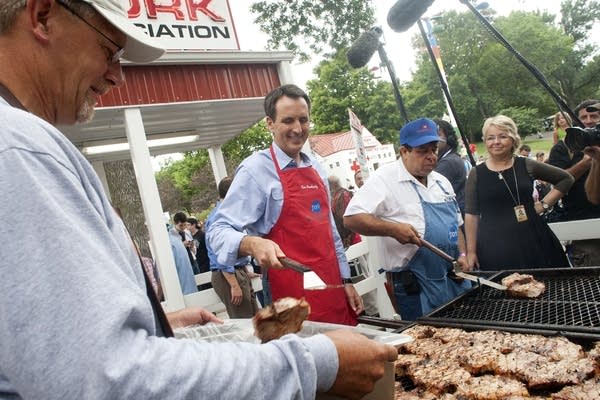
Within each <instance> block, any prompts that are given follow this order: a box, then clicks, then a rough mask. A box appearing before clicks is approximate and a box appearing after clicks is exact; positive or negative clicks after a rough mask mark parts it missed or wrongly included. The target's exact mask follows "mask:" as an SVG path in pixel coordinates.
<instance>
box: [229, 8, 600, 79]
mask: <svg viewBox="0 0 600 400" xmlns="http://www.w3.org/2000/svg"><path fill="white" fill-rule="evenodd" d="M372 2H373V4H375V7H376V22H375V25H377V26H381V27H383V31H384V34H383V40H384V43H386V44H385V50H386V52H387V54H388V58H389V59H390V61H391V63H392V65H393V66H394V69H395V71H396V76H397V77H398V79H400V81H407V80H410V78H411V72H412V69H413V68H414V62H415V53H414V51H413V50H412V48H411V43H410V40H411V38H412V37H413V36H414V35H416V34H418V33H419V29H418V27H417V25H416V24H415V25H414V26H413V27H412V28H410V29H409V30H408V31H406V32H402V33H397V32H394V31H392V30H391V29H390V28H389V27H388V26H387V14H388V11H389V9H390V8H391V7H392V5H394V4H395V3H396V0H372ZM249 3H250V2H249V1H241V0H229V4H230V7H231V11H232V14H233V19H234V22H235V26H236V31H237V34H238V38H239V41H240V49H241V50H255V51H260V50H264V49H265V45H266V42H267V35H266V34H264V33H262V32H260V30H259V29H258V26H256V25H255V24H254V23H253V19H254V17H253V15H252V14H251V13H250V12H249V5H248V4H249ZM487 3H489V5H490V7H491V8H493V9H494V10H496V12H497V13H498V14H499V15H508V14H509V13H510V12H511V11H513V10H523V11H536V10H541V11H544V10H546V11H548V12H550V13H552V14H556V15H558V14H559V13H560V0H488V1H487ZM446 10H456V11H458V12H464V11H468V10H469V9H468V8H467V6H465V5H464V4H462V3H461V2H460V1H459V0H437V1H435V2H434V3H433V4H432V5H431V6H430V7H429V8H428V10H427V11H426V12H425V14H424V16H433V15H436V14H438V13H440V12H443V11H446ZM596 31H597V30H596ZM501 33H502V32H501ZM517 50H518V49H517ZM441 51H442V58H443V52H444V49H441ZM319 60H320V57H314V60H313V61H312V62H311V63H307V64H298V63H294V62H293V63H292V73H293V75H294V80H295V83H296V84H297V85H299V86H301V87H304V88H306V86H305V83H306V81H307V80H310V79H314V78H315V76H314V74H313V73H312V70H313V68H314V66H315V65H316V64H317V63H318V62H319ZM378 62H379V61H378V57H377V55H375V56H374V57H373V59H372V60H371V62H370V63H369V66H377V64H378Z"/></svg>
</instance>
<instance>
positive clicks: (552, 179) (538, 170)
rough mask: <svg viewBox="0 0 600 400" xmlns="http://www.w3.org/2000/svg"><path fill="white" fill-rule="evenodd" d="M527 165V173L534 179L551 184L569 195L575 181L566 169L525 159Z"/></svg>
mask: <svg viewBox="0 0 600 400" xmlns="http://www.w3.org/2000/svg"><path fill="white" fill-rule="evenodd" d="M525 165H526V167H527V173H528V174H529V176H531V177H532V178H533V179H540V180H542V181H545V182H549V183H551V184H552V185H553V186H554V188H555V189H557V190H558V191H560V192H561V193H567V192H568V191H569V189H571V186H573V182H575V179H574V178H573V176H572V175H571V174H569V173H568V172H567V171H565V170H564V169H561V168H558V167H555V166H553V165H550V164H546V163H541V162H538V161H535V160H531V159H529V158H527V159H525Z"/></svg>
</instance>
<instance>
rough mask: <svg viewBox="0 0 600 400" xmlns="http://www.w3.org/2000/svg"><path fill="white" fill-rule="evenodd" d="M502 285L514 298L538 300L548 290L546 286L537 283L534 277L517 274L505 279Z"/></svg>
mask: <svg viewBox="0 0 600 400" xmlns="http://www.w3.org/2000/svg"><path fill="white" fill-rule="evenodd" d="M502 284H503V285H504V286H506V287H507V293H508V295H509V296H512V297H520V298H536V297H540V296H541V295H542V294H543V293H544V291H545V290H546V285H545V284H544V283H543V282H539V281H536V280H535V279H534V278H533V276H532V275H529V274H519V273H516V272H515V273H514V274H510V275H508V276H506V277H504V278H503V279H502Z"/></svg>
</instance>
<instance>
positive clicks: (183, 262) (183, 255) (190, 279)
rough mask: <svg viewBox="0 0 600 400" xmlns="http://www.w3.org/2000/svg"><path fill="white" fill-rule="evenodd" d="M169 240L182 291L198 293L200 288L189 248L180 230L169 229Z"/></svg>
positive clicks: (184, 292)
mask: <svg viewBox="0 0 600 400" xmlns="http://www.w3.org/2000/svg"><path fill="white" fill-rule="evenodd" d="M169 242H170V243H171V250H172V251H173V258H174V259H175V268H176V269H177V276H178V277H179V284H180V285H181V291H182V292H183V294H190V293H196V292H197V291H198V288H197V287H196V279H195V278H194V271H193V270H192V264H191V263H190V259H189V257H188V254H187V250H186V249H185V246H184V245H183V242H182V241H181V236H179V232H177V231H175V229H169Z"/></svg>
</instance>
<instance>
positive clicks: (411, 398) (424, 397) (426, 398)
mask: <svg viewBox="0 0 600 400" xmlns="http://www.w3.org/2000/svg"><path fill="white" fill-rule="evenodd" d="M394 393H395V396H394V399H395V400H439V399H440V397H439V396H436V395H434V394H433V393H429V392H427V391H424V390H422V389H414V390H411V391H409V392H405V391H404V388H403V387H402V384H401V383H400V382H396V386H395V389H394ZM445 399H447V400H451V399H454V396H453V397H451V398H446V397H445Z"/></svg>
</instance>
